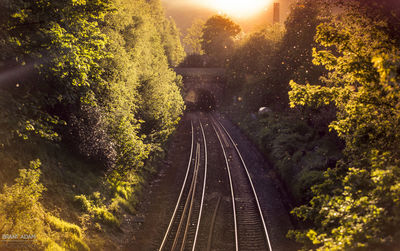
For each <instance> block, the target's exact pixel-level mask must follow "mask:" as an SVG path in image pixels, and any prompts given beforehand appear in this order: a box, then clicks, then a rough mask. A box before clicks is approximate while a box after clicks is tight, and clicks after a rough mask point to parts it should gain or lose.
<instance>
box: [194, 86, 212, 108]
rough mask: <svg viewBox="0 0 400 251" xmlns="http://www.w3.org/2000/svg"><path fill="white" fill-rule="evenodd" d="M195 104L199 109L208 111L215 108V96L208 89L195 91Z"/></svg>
mask: <svg viewBox="0 0 400 251" xmlns="http://www.w3.org/2000/svg"><path fill="white" fill-rule="evenodd" d="M196 106H197V109H198V110H200V111H205V112H210V111H214V110H215V96H214V94H212V93H211V92H210V91H209V90H206V89H199V90H198V91H197V97H196Z"/></svg>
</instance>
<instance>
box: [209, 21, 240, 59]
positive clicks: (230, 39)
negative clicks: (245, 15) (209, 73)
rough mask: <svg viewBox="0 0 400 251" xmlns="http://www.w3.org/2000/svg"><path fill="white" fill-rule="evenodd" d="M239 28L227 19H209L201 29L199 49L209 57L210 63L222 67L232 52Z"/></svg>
mask: <svg viewBox="0 0 400 251" xmlns="http://www.w3.org/2000/svg"><path fill="white" fill-rule="evenodd" d="M240 31H241V28H240V26H239V25H237V24H235V23H234V22H233V21H232V20H231V19H229V18H228V17H224V16H220V15H215V16H212V17H210V18H209V19H208V20H207V21H206V23H205V24H204V28H203V36H202V41H201V48H202V49H203V50H204V52H205V54H206V55H207V56H209V57H210V63H211V64H212V65H215V66H224V65H225V64H226V63H227V62H228V59H229V56H230V55H231V54H232V52H233V48H234V38H235V36H236V35H238V34H239V32H240Z"/></svg>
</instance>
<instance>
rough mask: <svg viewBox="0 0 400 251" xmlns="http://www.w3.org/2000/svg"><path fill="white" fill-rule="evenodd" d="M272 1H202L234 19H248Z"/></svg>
mask: <svg viewBox="0 0 400 251" xmlns="http://www.w3.org/2000/svg"><path fill="white" fill-rule="evenodd" d="M271 2H272V0H203V4H204V5H206V6H207V7H211V8H213V9H215V10H217V11H220V12H221V13H224V14H227V15H232V16H235V17H242V18H245V17H250V16H252V15H254V14H257V13H259V12H260V11H262V10H263V9H265V8H266V7H267V6H268V5H269V4H270V3H271Z"/></svg>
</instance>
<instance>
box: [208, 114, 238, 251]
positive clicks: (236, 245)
mask: <svg viewBox="0 0 400 251" xmlns="http://www.w3.org/2000/svg"><path fill="white" fill-rule="evenodd" d="M211 121H212V122H211V124H212V127H213V129H214V132H215V134H216V135H217V138H218V141H219V143H220V145H221V148H222V152H223V154H224V158H225V164H226V168H227V172H228V177H229V186H230V189H231V199H232V210H233V223H234V228H235V250H236V251H238V250H239V238H238V227H237V216H236V203H235V193H234V189H233V182H232V175H231V169H230V165H229V161H228V157H227V155H226V152H225V148H224V144H223V143H222V140H221V137H220V135H219V133H220V134H221V132H219V133H218V132H217V128H216V125H214V124H215V122H214V121H213V118H212V117H211ZM221 136H222V135H221Z"/></svg>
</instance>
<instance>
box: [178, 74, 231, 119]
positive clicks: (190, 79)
mask: <svg viewBox="0 0 400 251" xmlns="http://www.w3.org/2000/svg"><path fill="white" fill-rule="evenodd" d="M176 71H177V72H178V73H179V74H181V75H182V77H183V85H184V88H183V90H184V92H183V96H184V100H185V104H186V110H187V111H204V112H209V111H214V110H215V109H216V108H217V107H218V104H219V102H218V101H219V99H220V98H221V97H222V95H223V92H224V86H225V78H224V75H225V70H224V69H220V68H177V69H176Z"/></svg>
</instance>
